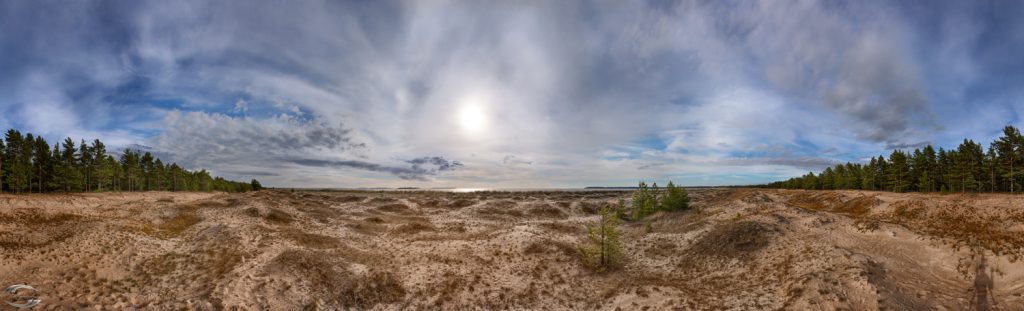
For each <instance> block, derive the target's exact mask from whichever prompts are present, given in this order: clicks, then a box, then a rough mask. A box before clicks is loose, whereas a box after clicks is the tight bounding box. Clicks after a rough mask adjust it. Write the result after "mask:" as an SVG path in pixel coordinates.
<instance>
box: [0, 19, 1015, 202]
mask: <svg viewBox="0 0 1024 311" xmlns="http://www.w3.org/2000/svg"><path fill="white" fill-rule="evenodd" d="M1022 15H1024V2H1021V1H932V0H928V1H880V0H869V1H786V0H765V1H660V0H659V1H617V0H616V1H601V0H597V1H569V0H567V1H529V0H527V1H432V0H423V1H351V2H348V1H312V0H311V1H256V0H253V1H191V0H178V1H45V0H44V1H27V0H12V1H0V68H2V70H0V128H2V129H6V128H17V129H20V130H22V131H28V132H32V133H35V134H40V135H43V136H44V137H46V138H47V139H48V140H49V141H51V142H53V141H56V140H57V139H61V138H63V137H68V136H70V137H72V138H75V139H76V140H77V139H80V138H85V139H93V138H99V139H101V140H103V141H104V142H105V143H106V144H107V145H108V149H111V150H117V149H119V148H134V149H140V150H143V151H150V152H153V153H154V154H157V155H158V156H160V157H161V158H162V159H164V160H165V161H173V162H177V163H179V164H180V165H183V166H184V167H186V168H190V169H199V168H204V169H207V170H209V171H211V172H212V173H214V174H216V175H219V176H224V177H226V178H230V179H237V180H248V179H250V178H256V179H259V180H260V181H261V182H262V183H263V184H264V185H269V186H276V187H487V188H497V187H503V188H524V187H582V186H624V185H634V184H636V183H637V182H638V181H640V180H647V181H657V182H660V183H664V182H666V181H668V180H672V181H674V182H676V183H678V184H683V185H689V186H697V185H708V186H710V185H746V184H760V183H766V182H770V181H776V180H782V179H786V178H789V177H793V176H797V175H801V174H805V173H806V172H808V171H818V170H821V169H823V168H825V167H827V166H829V165H832V164H835V163H841V162H847V161H851V162H862V161H865V160H866V159H869V158H870V157H872V156H877V155H881V154H886V155H888V154H889V152H890V151H891V150H892V149H894V148H914V147H918V146H922V145H924V144H934V145H936V146H943V147H947V148H949V147H955V145H957V144H958V143H959V142H960V141H962V140H963V139H965V138H970V139H974V140H975V141H979V142H981V143H982V144H983V145H985V146H987V144H988V143H989V142H990V141H992V140H993V139H995V138H996V137H998V136H999V133H1000V131H1001V129H1002V127H1003V126H1005V125H1014V126H1017V127H1022V126H1024V121H1022V120H1024V87H1022V86H1024V57H1021V55H1024V19H1022V18H1020V16H1022Z"/></svg>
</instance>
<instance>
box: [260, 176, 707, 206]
mask: <svg viewBox="0 0 1024 311" xmlns="http://www.w3.org/2000/svg"><path fill="white" fill-rule="evenodd" d="M253 181H255V179H253ZM253 186H254V187H253V188H255V186H256V185H255V184H254V185H253ZM688 208H690V197H689V196H688V195H687V194H686V189H685V188H683V187H676V185H675V184H673V183H672V181H671V180H670V181H668V186H666V187H665V198H664V199H662V200H661V209H663V210H666V211H681V210H685V209H688Z"/></svg>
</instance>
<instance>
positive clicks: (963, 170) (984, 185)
mask: <svg viewBox="0 0 1024 311" xmlns="http://www.w3.org/2000/svg"><path fill="white" fill-rule="evenodd" d="M1022 166H1024V136H1021V133H1020V131H1019V130H1018V129H1017V128H1015V127H1013V126H1006V127H1005V128H1003V135H1002V136H1001V137H999V138H998V139H996V140H995V141H993V142H992V143H991V144H989V146H988V149H987V150H986V149H983V147H982V145H981V144H979V143H975V142H974V141H972V140H970V139H964V141H963V143H961V144H960V145H959V146H957V148H956V149H951V150H945V149H943V148H942V147H939V149H938V151H936V150H935V148H934V147H932V146H931V145H927V146H925V147H924V148H919V149H914V151H913V152H910V151H903V150H894V151H893V152H892V154H890V155H889V158H888V159H886V158H885V157H884V156H878V157H877V158H874V157H873V158H871V160H870V161H869V162H868V163H866V164H860V163H849V162H847V163H845V164H839V165H836V166H833V167H829V168H826V169H825V170H824V171H822V172H821V173H819V174H817V175H815V174H814V173H813V172H810V173H807V174H806V175H804V176H801V177H795V178H790V179H789V180H785V181H779V182H774V183H770V184H768V185H766V187H769V188H784V189H824V190H829V189H861V190H883V191H893V192H910V191H919V192H1010V193H1014V192H1019V191H1020V190H1021V189H1022V186H1024V185H1022V181H1024V180H1022V177H1024V172H1022V171H1021V170H1022V169H1024V167H1022Z"/></svg>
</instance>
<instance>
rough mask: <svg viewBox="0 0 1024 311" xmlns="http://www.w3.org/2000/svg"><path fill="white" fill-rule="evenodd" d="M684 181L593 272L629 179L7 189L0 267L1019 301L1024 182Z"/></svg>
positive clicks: (359, 299) (648, 304) (256, 289)
mask: <svg viewBox="0 0 1024 311" xmlns="http://www.w3.org/2000/svg"><path fill="white" fill-rule="evenodd" d="M690 195H691V197H692V199H693V202H692V205H693V207H694V210H691V211H685V212H673V213H665V212H659V213H658V214H655V215H653V216H650V217H649V218H648V219H646V220H644V221H640V222H623V223H622V225H621V227H620V228H621V229H622V230H623V236H622V241H623V243H624V248H625V250H626V254H627V255H626V258H625V264H624V266H623V267H622V268H621V269H618V270H614V271H609V272H604V273H595V272H593V271H592V270H590V269H588V268H586V267H584V266H583V265H582V264H581V260H580V257H579V255H578V251H577V246H578V245H580V243H581V242H582V241H583V240H584V238H585V230H584V225H585V224H588V223H593V222H595V221H596V219H597V217H598V216H597V215H596V212H597V210H598V209H599V208H600V207H601V206H605V205H609V204H614V203H615V202H617V201H618V200H619V199H620V198H621V199H626V200H628V199H629V193H626V192H487V193H441V192H344V191H296V192H292V191H274V190H268V191H261V192H257V193H244V194H225V193H167V192H149V193H98V194H71V195H60V194H48V195H9V194H3V195H0V287H6V286H8V285H13V284H29V285H31V286H33V287H34V288H36V289H37V290H38V296H39V298H40V299H42V303H41V304H40V305H39V306H37V307H36V308H35V309H36V310H62V309H111V310H118V309H130V308H138V309H147V310H172V309H174V310H178V309H199V310H202V309H211V310H216V309H231V310H234V309H239V310H266V309H270V310H295V309H319V310H336V309H384V310H392V309H444V310H451V309H606V310H614V309H624V310H632V309H649V310H665V309H684V310H689V309H707V310H764V309H792V310H835V309H850V310H875V309H895V310H901V309H906V310H932V309H935V310H966V309H980V310H1024V307H1022V306H1024V297H1022V295H1024V263H1022V262H1021V261H1020V259H1021V255H1022V254H1024V234H1022V233H1024V232H1022V231H1024V196H1011V195H1006V194H973V195H972V194H966V195H961V194H953V195H939V194H895V193H882V192H861V191H785V190H760V189H700V190H692V191H691V193H690ZM648 224H649V226H648ZM648 227H650V229H651V230H648V229H647V228H648ZM0 297H2V296H0ZM0 306H2V305H0Z"/></svg>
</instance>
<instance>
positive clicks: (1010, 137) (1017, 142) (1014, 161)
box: [992, 126, 1022, 193]
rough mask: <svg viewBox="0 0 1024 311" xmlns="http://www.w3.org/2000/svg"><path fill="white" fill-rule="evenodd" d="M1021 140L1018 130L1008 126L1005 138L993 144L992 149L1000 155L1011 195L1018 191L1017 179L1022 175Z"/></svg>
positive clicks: (1004, 129) (1005, 130) (1004, 132)
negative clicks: (1020, 166) (1019, 169)
mask: <svg viewBox="0 0 1024 311" xmlns="http://www.w3.org/2000/svg"><path fill="white" fill-rule="evenodd" d="M1021 140H1022V139H1021V134H1020V131H1018V130H1017V128H1014V127H1012V126H1006V127H1005V128H1003V136H1002V137H999V139H997V140H996V141H995V142H993V143H992V147H994V148H995V149H996V152H998V154H999V159H1000V162H1001V163H1003V165H1004V168H1005V173H1004V174H1003V176H1002V177H1003V178H1004V179H1006V181H1007V184H1008V188H1009V190H1010V193H1013V192H1014V191H1016V189H1017V177H1018V176H1019V175H1020V172H1018V168H1019V165H1018V164H1019V162H1020V158H1019V153H1020V152H1021V150H1020V149H1021Z"/></svg>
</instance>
